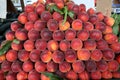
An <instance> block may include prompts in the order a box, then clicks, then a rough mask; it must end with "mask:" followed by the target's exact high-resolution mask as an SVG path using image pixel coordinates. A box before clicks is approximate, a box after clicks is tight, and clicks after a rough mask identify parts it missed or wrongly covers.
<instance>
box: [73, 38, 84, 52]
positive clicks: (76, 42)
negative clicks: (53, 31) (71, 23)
mask: <svg viewBox="0 0 120 80" xmlns="http://www.w3.org/2000/svg"><path fill="white" fill-rule="evenodd" d="M82 46H83V43H82V41H81V40H80V39H78V38H75V39H73V40H72V41H71V48H72V49H73V50H79V49H81V48H82Z"/></svg>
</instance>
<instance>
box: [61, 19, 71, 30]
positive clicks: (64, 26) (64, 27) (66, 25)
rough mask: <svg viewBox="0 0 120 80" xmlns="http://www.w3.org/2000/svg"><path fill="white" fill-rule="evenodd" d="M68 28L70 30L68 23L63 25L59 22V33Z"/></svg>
mask: <svg viewBox="0 0 120 80" xmlns="http://www.w3.org/2000/svg"><path fill="white" fill-rule="evenodd" d="M69 28H70V23H69V22H68V21H66V22H65V23H64V24H63V20H61V21H59V29H60V30H61V31H65V30H67V29H69Z"/></svg>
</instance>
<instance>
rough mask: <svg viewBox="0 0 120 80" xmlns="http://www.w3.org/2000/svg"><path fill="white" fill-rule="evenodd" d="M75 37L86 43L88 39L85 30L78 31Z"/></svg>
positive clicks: (87, 33)
mask: <svg viewBox="0 0 120 80" xmlns="http://www.w3.org/2000/svg"><path fill="white" fill-rule="evenodd" d="M77 37H78V38H79V39H80V40H82V41H86V40H87V39H88V38H89V32H88V31H87V30H80V31H78V33H77Z"/></svg>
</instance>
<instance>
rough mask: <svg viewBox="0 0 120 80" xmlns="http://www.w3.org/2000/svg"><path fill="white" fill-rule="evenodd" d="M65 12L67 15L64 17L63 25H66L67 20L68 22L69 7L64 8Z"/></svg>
mask: <svg viewBox="0 0 120 80" xmlns="http://www.w3.org/2000/svg"><path fill="white" fill-rule="evenodd" d="M63 12H64V13H65V15H64V20H63V24H65V22H66V20H67V15H68V8H67V6H65V7H64V9H63Z"/></svg>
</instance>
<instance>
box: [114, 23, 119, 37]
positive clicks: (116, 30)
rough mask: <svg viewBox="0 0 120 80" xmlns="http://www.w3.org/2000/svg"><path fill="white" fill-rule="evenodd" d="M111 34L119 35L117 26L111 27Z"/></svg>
mask: <svg viewBox="0 0 120 80" xmlns="http://www.w3.org/2000/svg"><path fill="white" fill-rule="evenodd" d="M113 33H114V34H115V35H118V33H119V25H117V24H116V25H114V26H113Z"/></svg>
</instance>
